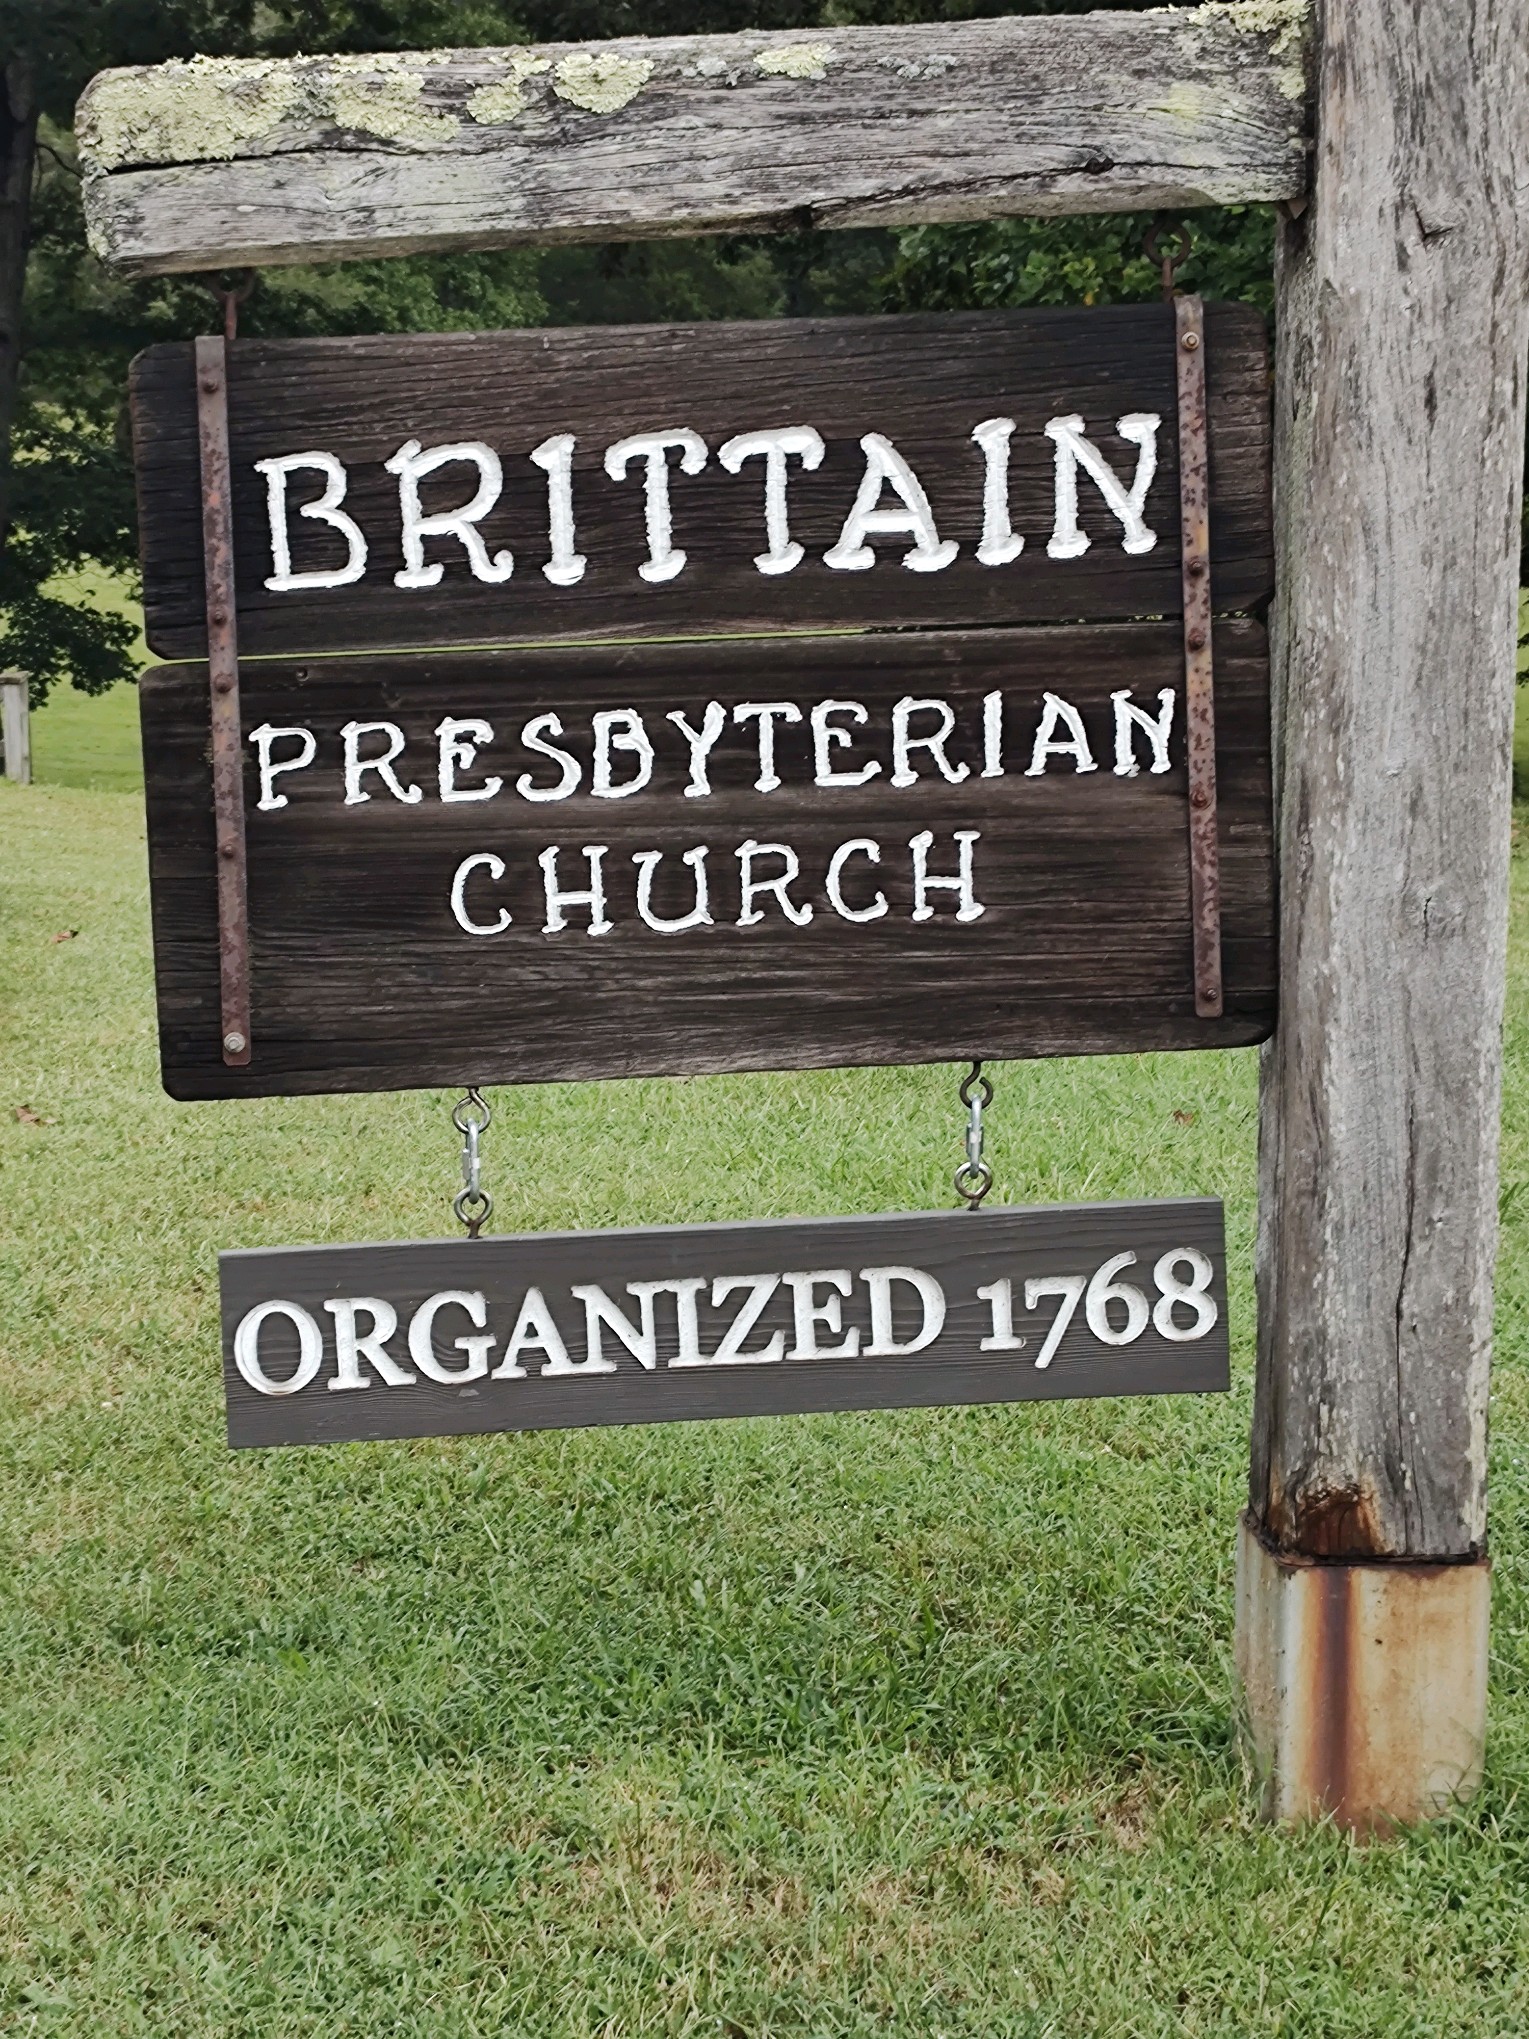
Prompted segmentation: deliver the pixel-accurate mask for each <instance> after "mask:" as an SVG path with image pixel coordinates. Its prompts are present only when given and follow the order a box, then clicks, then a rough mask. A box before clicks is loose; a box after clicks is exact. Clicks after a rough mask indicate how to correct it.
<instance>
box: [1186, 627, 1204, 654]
mask: <svg viewBox="0 0 1529 2039" xmlns="http://www.w3.org/2000/svg"><path fill="white" fill-rule="evenodd" d="M1184 642H1185V643H1186V644H1187V645H1188V646H1189V648H1190V650H1191V651H1204V649H1205V632H1204V631H1203V630H1202V629H1201V628H1200V626H1199V624H1198V623H1197V624H1196V625H1195V627H1194V629H1193V630H1191V631H1190V632H1189V634H1188V635H1187V636H1186V637H1185V639H1184Z"/></svg>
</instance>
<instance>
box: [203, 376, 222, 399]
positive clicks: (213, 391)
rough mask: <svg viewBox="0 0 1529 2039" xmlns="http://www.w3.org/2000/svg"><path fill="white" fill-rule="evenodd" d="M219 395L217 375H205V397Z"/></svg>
mask: <svg viewBox="0 0 1529 2039" xmlns="http://www.w3.org/2000/svg"><path fill="white" fill-rule="evenodd" d="M217 393H218V378H217V377H216V376H215V375H204V376H203V377H202V394H203V396H216V395H217Z"/></svg>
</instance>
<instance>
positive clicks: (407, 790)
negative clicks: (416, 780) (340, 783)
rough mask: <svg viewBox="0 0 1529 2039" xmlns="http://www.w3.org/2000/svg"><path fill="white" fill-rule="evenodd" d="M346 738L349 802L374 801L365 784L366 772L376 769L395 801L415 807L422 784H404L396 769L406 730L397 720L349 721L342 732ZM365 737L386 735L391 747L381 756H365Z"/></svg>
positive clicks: (346, 788) (347, 795)
mask: <svg viewBox="0 0 1529 2039" xmlns="http://www.w3.org/2000/svg"><path fill="white" fill-rule="evenodd" d="M340 735H341V736H342V737H343V738H344V739H345V805H346V806H347V807H355V806H356V805H358V803H359V802H361V801H362V800H370V799H371V797H372V796H371V794H370V793H368V792H365V791H364V790H363V788H362V785H361V775H362V773H363V772H375V773H376V774H377V776H378V778H379V779H380V780H381V781H382V783H383V785H384V786H386V787H387V789H388V791H389V792H390V793H391V794H392V796H393V798H394V799H395V800H401V801H402V802H403V803H404V805H405V806H406V807H412V806H413V805H414V803H415V802H416V801H417V800H419V799H421V798H422V797H423V796H422V794H421V793H420V790H419V788H418V786H402V785H400V784H399V781H398V774H397V773H396V772H395V771H394V770H393V760H394V758H396V757H397V756H398V754H399V752H400V751H401V750H402V749H403V741H404V739H403V731H402V730H401V729H400V728H399V726H398V724H397V723H396V722H347V723H346V725H345V727H344V728H343V729H342V730H341V731H340ZM363 736H385V737H386V738H387V740H388V747H387V749H386V750H385V751H384V752H383V753H382V756H381V757H380V758H364V757H362V755H361V739H362V737H363Z"/></svg>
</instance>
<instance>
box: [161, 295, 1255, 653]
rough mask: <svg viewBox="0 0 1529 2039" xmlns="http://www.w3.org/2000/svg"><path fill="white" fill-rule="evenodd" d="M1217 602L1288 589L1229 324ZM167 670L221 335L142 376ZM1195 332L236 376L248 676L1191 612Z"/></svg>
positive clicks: (1244, 375)
mask: <svg viewBox="0 0 1529 2039" xmlns="http://www.w3.org/2000/svg"><path fill="white" fill-rule="evenodd" d="M1205 319H1206V326H1205V348H1204V355H1203V359H1204V361H1205V366H1206V377H1207V415H1208V426H1209V467H1210V483H1211V493H1212V499H1213V502H1214V517H1213V519H1212V533H1211V592H1212V600H1213V606H1214V607H1215V608H1216V609H1218V610H1240V609H1246V608H1249V607H1252V606H1254V605H1256V604H1258V603H1259V602H1261V601H1262V600H1264V599H1265V598H1266V597H1267V596H1268V594H1269V593H1270V591H1271V588H1272V585H1273V540H1272V529H1271V516H1270V492H1269V457H1270V448H1269V400H1268V359H1267V347H1266V342H1265V333H1264V323H1263V320H1262V317H1261V316H1260V315H1259V314H1258V313H1257V312H1256V311H1254V310H1252V309H1250V308H1249V307H1247V306H1244V305H1231V304H1218V305H1210V306H1207V307H1206V312H1205ZM132 402H133V420H134V434H135V441H136V450H137V467H138V493H139V528H140V534H141V544H142V556H143V570H144V602H145V612H146V618H147V623H146V627H147V631H148V639H149V643H150V644H151V645H152V646H153V648H154V649H155V651H157V652H159V653H161V654H164V655H167V656H170V657H201V656H203V655H204V654H205V652H206V650H207V634H206V625H205V613H206V604H205V596H204V579H203V550H202V546H203V507H202V474H201V468H200V466H199V455H198V427H197V386H196V373H195V370H194V366H193V349H192V346H191V343H190V342H184V343H175V344H169V345H164V346H157V347H151V348H150V349H149V350H148V351H147V352H146V353H145V354H142V355H140V356H139V358H138V360H137V361H136V362H135V364H134V367H133V376H132ZM1176 403H1177V398H1176V351H1175V316H1174V311H1173V308H1172V307H1170V306H1167V305H1144V306H1124V307H1115V308H1109V309H1099V310H1081V311H1079V310H1044V311H1015V312H974V313H962V314H956V315H950V316H927V317H924V316H921V317H912V318H846V319H828V320H780V321H769V322H758V323H746V324H721V323H718V324H710V325H694V326H668V327H625V328H623V327H597V328H591V329H583V330H580V329H563V330H541V331H538V330H529V331H517V332H504V333H447V334H428V335H412V336H408V337H401V338H400V337H383V338H370V339H341V340H333V339H331V340H281V341H276V340H270V341H268V340H240V341H237V342H236V343H234V344H233V345H232V346H231V347H230V348H229V350H228V433H229V445H230V455H231V462H232V499H233V548H234V568H235V572H234V581H235V585H236V590H237V619H236V620H237V630H238V639H239V647H240V650H241V651H242V652H243V653H244V654H246V655H248V654H254V653H277V652H292V653H318V652H324V651H346V650H367V651H370V650H374V649H377V648H379V647H384V646H392V647H399V646H431V645H446V644H458V645H462V644H480V645H481V644H485V643H507V642H517V641H535V640H546V639H558V640H562V641H566V640H568V639H570V638H598V637H604V638H630V637H643V636H677V635H684V634H694V633H701V632H713V631H746V630H802V631H811V630H825V629H844V628H886V627H891V626H898V627H904V628H906V627H913V626H918V627H931V626H941V625H945V626H949V625H960V626H963V627H970V626H978V625H996V624H1006V623H1021V622H1038V621H1040V622H1045V621H1062V620H1066V621H1073V620H1098V619H1106V618H1116V617H1130V616H1151V615H1159V616H1162V615H1172V614H1176V613H1178V612H1179V609H1180V606H1181V594H1180V542H1179V541H1180V509H1179V504H1180V494H1179V447H1178V436H1177V432H1176V429H1175V418H1176Z"/></svg>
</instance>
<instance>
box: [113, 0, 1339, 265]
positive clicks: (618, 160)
mask: <svg viewBox="0 0 1529 2039" xmlns="http://www.w3.org/2000/svg"><path fill="white" fill-rule="evenodd" d="M1307 19H1308V10H1307V8H1306V6H1305V5H1304V4H1303V0H1273V4H1270V0H1256V4H1253V5H1248V6H1238V5H1231V6H1207V7H1201V8H1194V9H1187V8H1186V9H1177V10H1175V9H1161V10H1156V11H1154V12H1152V13H1148V14H1123V13H1119V14H1117V13H1101V14H1092V15H1085V16H1082V17H1081V18H1079V17H1073V18H1065V17H1064V18H1049V17H1043V18H1041V19H1030V20H1025V19H1019V20H1012V19H1005V20H997V21H970V22H963V23H959V24H953V23H942V24H939V25H935V26H922V25H920V26H909V27H894V28H845V29H832V30H824V31H821V32H819V33H816V34H774V35H770V34H746V35H731V36H685V37H670V38H658V39H652V40H649V39H643V38H633V39H629V40H626V41H621V42H614V43H608V44H603V45H600V44H596V45H577V44H566V43H560V44H554V45H548V46H546V47H545V48H540V49H514V50H506V49H480V50H451V51H438V52H434V53H432V54H430V55H415V56H388V57H376V58H371V57H342V58H332V57H330V58H325V57H313V58H295V59H292V60H290V61H287V62H270V61H265V60H259V61H247V62H242V63H241V62H232V61H221V62H219V61H211V60H207V59H199V60H196V61H195V62H193V63H192V64H189V65H187V64H179V63H176V64H166V65H162V66H160V67H158V68H157V69H142V70H125V71H108V72H105V73H103V74H102V75H101V76H100V77H98V78H97V79H95V81H94V82H93V83H92V84H91V85H90V86H89V87H88V88H87V90H86V92H85V95H84V97H83V98H82V99H81V101H80V105H79V108H78V112H77V115H76V133H77V135H78V138H79V143H80V150H81V159H82V163H83V165H84V169H85V179H86V181H85V197H86V216H87V222H88V226H89V230H90V235H91V241H92V245H93V247H94V248H95V250H96V252H97V253H98V254H99V255H100V256H101V257H102V259H103V260H105V261H107V262H109V263H111V264H113V265H114V266H116V267H118V268H121V269H125V270H129V271H135V272H138V273H158V272H163V271H166V270H176V269H213V268H219V267H224V266H233V265H237V264H243V263H250V264H257V265H258V264H270V263H278V262H317V261H333V260H338V259H344V258H346V257H356V256H369V255H385V254H392V255H402V254H409V253H411V252H414V251H417V250H422V249H429V250H445V249H452V248H493V247H504V246H506V245H509V244H512V243H546V242H556V241H576V240H607V239H622V240H630V239H638V238H642V237H644V236H653V235H666V234H667V235H674V234H696V233H712V232H722V231H728V232H737V231H740V230H748V231H758V230H761V229H770V228H780V227H787V226H789V227H801V226H817V227H851V226H904V225H909V224H912V223H914V222H917V221H920V220H968V219H986V218H991V217H992V216H994V215H995V214H1003V213H1040V214H1062V213H1094V212H1107V211H1112V210H1113V211H1134V210H1138V209H1144V208H1150V207H1154V206H1174V207H1181V206H1198V205H1221V204H1228V203H1240V202H1245V201H1250V200H1270V199H1281V198H1293V197H1295V196H1297V195H1298V194H1299V193H1300V192H1301V191H1302V190H1303V189H1304V188H1305V177H1306V153H1307V142H1306V134H1307V127H1306V112H1307V87H1306V74H1305V32H1306V25H1307Z"/></svg>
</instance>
